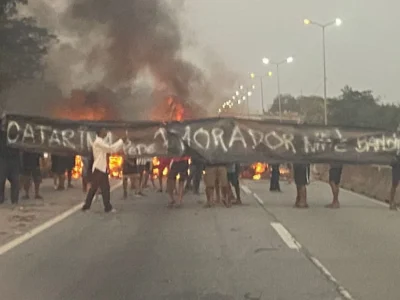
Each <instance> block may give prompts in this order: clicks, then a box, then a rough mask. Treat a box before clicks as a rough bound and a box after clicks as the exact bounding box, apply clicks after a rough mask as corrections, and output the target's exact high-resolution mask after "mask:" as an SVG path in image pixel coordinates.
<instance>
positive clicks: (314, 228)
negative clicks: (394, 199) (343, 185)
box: [247, 182, 400, 300]
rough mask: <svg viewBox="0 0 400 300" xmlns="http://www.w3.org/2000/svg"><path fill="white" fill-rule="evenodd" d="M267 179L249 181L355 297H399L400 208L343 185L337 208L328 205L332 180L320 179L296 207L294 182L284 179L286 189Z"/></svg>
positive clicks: (307, 250)
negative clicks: (303, 205)
mask: <svg viewBox="0 0 400 300" xmlns="http://www.w3.org/2000/svg"><path fill="white" fill-rule="evenodd" d="M267 184H268V183H261V182H247V186H248V187H249V188H250V189H251V190H252V191H253V192H255V193H256V194H257V195H258V196H259V197H260V198H261V199H262V200H263V201H264V204H265V208H266V210H267V212H268V213H269V214H270V216H273V217H274V218H275V219H276V220H278V221H279V222H280V223H282V224H283V225H284V226H285V227H286V228H287V229H288V230H289V231H290V233H291V234H292V236H294V238H295V239H296V240H297V241H298V242H299V243H300V244H301V245H302V247H303V249H302V251H303V252H305V253H308V255H311V256H313V257H315V258H317V259H318V260H319V262H321V263H322V264H323V265H324V267H325V268H326V269H327V270H329V272H330V273H331V274H332V276H333V277H334V278H335V279H336V280H337V281H338V283H339V284H340V285H342V286H343V287H345V288H346V290H347V291H349V292H350V294H351V295H352V297H353V298H354V299H359V300H377V299H385V300H398V299H400V284H399V278H400V260H399V256H400V215H399V212H393V211H389V209H388V207H387V205H385V204H383V203H380V202H378V201H375V200H372V199H369V198H367V197H364V196H361V195H357V194H355V193H352V192H348V191H345V190H341V192H340V201H341V208H340V209H339V210H332V209H328V208H325V207H324V206H325V205H326V204H328V203H330V201H331V200H332V198H331V191H330V188H329V186H328V185H327V184H326V183H322V182H312V183H311V185H310V186H308V188H307V193H308V202H309V205H310V208H309V209H308V210H298V209H294V208H293V207H292V206H293V204H294V202H295V196H294V195H295V186H294V185H293V184H292V185H288V184H287V183H283V184H281V187H282V190H283V193H269V192H266V189H265V185H267ZM388 192H389V191H388Z"/></svg>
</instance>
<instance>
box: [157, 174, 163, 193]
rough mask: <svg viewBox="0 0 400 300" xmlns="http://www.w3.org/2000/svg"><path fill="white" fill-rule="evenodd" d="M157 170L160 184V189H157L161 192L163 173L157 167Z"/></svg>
mask: <svg viewBox="0 0 400 300" xmlns="http://www.w3.org/2000/svg"><path fill="white" fill-rule="evenodd" d="M158 172H159V174H158V183H159V184H160V189H159V190H158V191H159V192H160V193H162V191H163V184H162V182H163V173H162V170H160V169H158Z"/></svg>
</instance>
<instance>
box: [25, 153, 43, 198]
mask: <svg viewBox="0 0 400 300" xmlns="http://www.w3.org/2000/svg"><path fill="white" fill-rule="evenodd" d="M41 157H42V154H39V153H32V152H23V153H22V178H23V185H24V191H25V195H24V196H23V199H25V200H27V199H29V190H30V187H31V181H32V180H33V185H34V187H35V199H43V198H42V196H40V193H39V189H40V184H41V183H42V174H41V171H40V159H41Z"/></svg>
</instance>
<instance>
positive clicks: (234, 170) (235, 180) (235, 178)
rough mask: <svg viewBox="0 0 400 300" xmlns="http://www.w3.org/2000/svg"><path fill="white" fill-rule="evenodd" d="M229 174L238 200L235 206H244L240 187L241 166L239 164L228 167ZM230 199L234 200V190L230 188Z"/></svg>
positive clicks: (229, 179)
mask: <svg viewBox="0 0 400 300" xmlns="http://www.w3.org/2000/svg"><path fill="white" fill-rule="evenodd" d="M227 172H228V181H229V183H230V184H231V185H232V186H233V187H234V189H235V193H236V200H235V202H233V204H242V200H241V198H240V185H239V172H240V165H239V164H238V163H233V164H230V165H229V166H228V167H227ZM228 191H229V194H230V195H229V197H231V198H232V196H233V195H232V189H231V188H230V187H229V190H228Z"/></svg>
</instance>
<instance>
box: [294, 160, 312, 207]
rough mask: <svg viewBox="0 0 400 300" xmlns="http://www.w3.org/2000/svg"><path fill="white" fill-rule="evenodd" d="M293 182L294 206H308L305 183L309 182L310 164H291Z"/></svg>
mask: <svg viewBox="0 0 400 300" xmlns="http://www.w3.org/2000/svg"><path fill="white" fill-rule="evenodd" d="M293 175H294V182H295V184H296V188H297V196H296V202H295V204H294V207H295V208H308V204H307V185H308V184H309V183H310V164H307V163H300V164H293Z"/></svg>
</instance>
